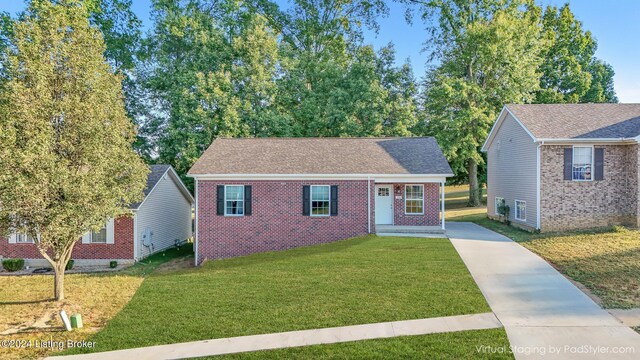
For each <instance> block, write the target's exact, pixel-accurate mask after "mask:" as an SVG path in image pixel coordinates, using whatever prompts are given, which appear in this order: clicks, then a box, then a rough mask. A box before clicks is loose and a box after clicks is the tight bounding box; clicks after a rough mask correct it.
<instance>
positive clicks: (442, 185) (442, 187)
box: [440, 181, 444, 230]
mask: <svg viewBox="0 0 640 360" xmlns="http://www.w3.org/2000/svg"><path fill="white" fill-rule="evenodd" d="M440 188H441V189H442V190H441V192H442V200H440V202H441V203H442V204H441V206H442V210H441V214H442V215H441V216H442V220H441V222H442V230H444V181H443V182H441V183H440Z"/></svg>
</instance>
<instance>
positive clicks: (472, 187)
mask: <svg viewBox="0 0 640 360" xmlns="http://www.w3.org/2000/svg"><path fill="white" fill-rule="evenodd" d="M468 171H469V206H474V207H475V206H480V205H481V201H480V199H481V197H480V189H479V187H478V163H477V162H476V161H475V160H474V159H469V165H468Z"/></svg>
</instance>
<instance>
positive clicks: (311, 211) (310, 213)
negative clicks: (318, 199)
mask: <svg viewBox="0 0 640 360" xmlns="http://www.w3.org/2000/svg"><path fill="white" fill-rule="evenodd" d="M314 187H326V188H329V200H328V202H329V213H328V214H315V215H314V214H313V188H314ZM309 216H312V217H329V216H331V185H310V186H309Z"/></svg>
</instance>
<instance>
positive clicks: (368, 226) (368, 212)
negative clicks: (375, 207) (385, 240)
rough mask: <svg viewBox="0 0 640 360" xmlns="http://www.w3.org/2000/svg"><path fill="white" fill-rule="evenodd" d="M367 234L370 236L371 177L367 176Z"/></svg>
mask: <svg viewBox="0 0 640 360" xmlns="http://www.w3.org/2000/svg"><path fill="white" fill-rule="evenodd" d="M367 234H371V176H368V175H367Z"/></svg>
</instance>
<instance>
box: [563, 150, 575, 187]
mask: <svg viewBox="0 0 640 360" xmlns="http://www.w3.org/2000/svg"><path fill="white" fill-rule="evenodd" d="M572 172H573V149H572V148H566V149H564V179H565V180H572V179H573V177H572V176H571V174H572Z"/></svg>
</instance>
